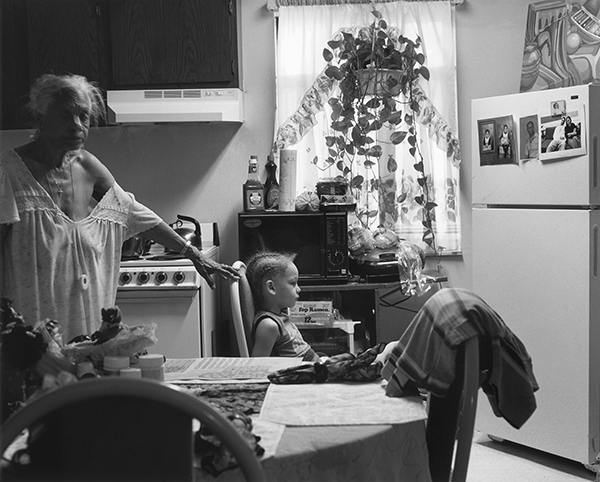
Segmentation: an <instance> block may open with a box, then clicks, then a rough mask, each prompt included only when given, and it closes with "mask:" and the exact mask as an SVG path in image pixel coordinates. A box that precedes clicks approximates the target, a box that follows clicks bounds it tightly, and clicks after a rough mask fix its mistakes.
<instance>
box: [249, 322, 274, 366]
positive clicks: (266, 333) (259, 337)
mask: <svg viewBox="0 0 600 482" xmlns="http://www.w3.org/2000/svg"><path fill="white" fill-rule="evenodd" d="M278 337H279V326H278V325H277V323H276V322H275V321H274V320H273V319H271V318H263V319H262V320H260V322H259V324H258V325H257V326H256V330H255V332H254V348H252V356H253V357H256V356H271V352H272V351H273V347H274V346H275V342H276V341H277V338H278Z"/></svg>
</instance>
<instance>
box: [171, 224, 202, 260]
mask: <svg viewBox="0 0 600 482" xmlns="http://www.w3.org/2000/svg"><path fill="white" fill-rule="evenodd" d="M184 221H187V222H189V223H192V224H193V225H194V229H191V228H189V227H183V222H184ZM169 226H171V227H172V228H173V230H174V231H175V232H176V233H177V234H179V236H181V237H182V238H183V239H185V240H186V241H190V242H191V243H192V246H195V247H196V248H198V249H200V250H201V249H202V230H201V228H200V223H199V222H198V221H197V220H196V219H194V218H192V217H189V216H183V215H181V214H178V215H177V221H175V222H174V223H172V224H170V225H169ZM165 253H166V254H179V252H178V251H173V250H172V249H169V248H166V247H165Z"/></svg>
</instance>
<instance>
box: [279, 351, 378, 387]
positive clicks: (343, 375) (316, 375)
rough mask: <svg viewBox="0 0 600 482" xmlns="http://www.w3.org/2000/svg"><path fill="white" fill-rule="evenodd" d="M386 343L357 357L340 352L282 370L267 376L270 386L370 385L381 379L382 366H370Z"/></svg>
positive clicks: (375, 364) (374, 364)
mask: <svg viewBox="0 0 600 482" xmlns="http://www.w3.org/2000/svg"><path fill="white" fill-rule="evenodd" d="M384 348H385V343H379V344H377V345H376V346H374V347H372V348H369V349H368V350H365V351H363V352H362V353H360V354H358V355H356V356H355V355H353V354H352V353H341V354H339V355H334V356H332V357H329V358H327V359H325V361H323V362H316V363H303V364H302V365H298V366H295V367H290V368H283V369H281V370H277V371H276V372H273V373H270V374H269V375H268V378H269V381H270V382H271V383H278V384H286V383H287V384H290V383H313V382H317V383H323V382H326V381H327V380H329V381H336V382H339V381H352V382H370V381H373V380H377V379H378V378H379V377H380V376H381V368H382V365H381V363H373V362H374V360H375V358H376V357H377V355H378V354H379V353H381V352H382V351H383V349H384Z"/></svg>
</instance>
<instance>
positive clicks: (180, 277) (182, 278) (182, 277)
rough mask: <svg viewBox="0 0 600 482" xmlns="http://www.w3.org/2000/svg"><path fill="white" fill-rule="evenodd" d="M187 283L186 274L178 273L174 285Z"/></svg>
mask: <svg viewBox="0 0 600 482" xmlns="http://www.w3.org/2000/svg"><path fill="white" fill-rule="evenodd" d="M184 281H185V273H184V272H183V271H177V272H176V273H175V274H174V275H173V283H175V284H176V285H178V284H180V283H183V282H184Z"/></svg>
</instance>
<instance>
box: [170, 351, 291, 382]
mask: <svg viewBox="0 0 600 482" xmlns="http://www.w3.org/2000/svg"><path fill="white" fill-rule="evenodd" d="M300 363H302V359H300V358H294V357H253V358H239V357H208V358H168V359H167V361H166V363H165V367H164V370H165V381H168V382H171V383H177V382H179V383H188V382H191V381H193V382H195V383H197V382H200V383H201V382H206V383H216V382H218V383H260V382H264V383H269V379H268V378H267V376H268V375H269V373H273V372H275V371H277V370H280V369H282V368H289V367H293V366H297V365H299V364H300Z"/></svg>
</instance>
